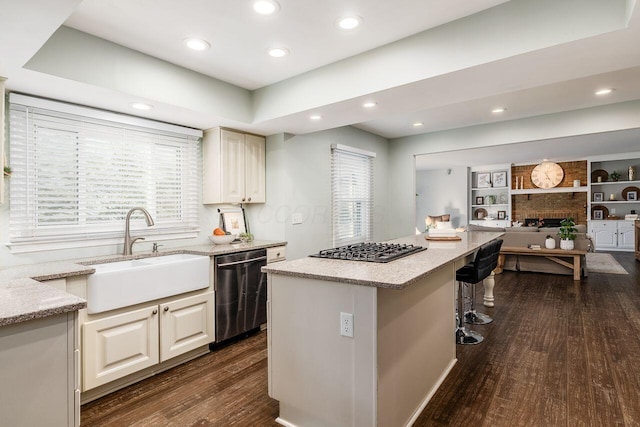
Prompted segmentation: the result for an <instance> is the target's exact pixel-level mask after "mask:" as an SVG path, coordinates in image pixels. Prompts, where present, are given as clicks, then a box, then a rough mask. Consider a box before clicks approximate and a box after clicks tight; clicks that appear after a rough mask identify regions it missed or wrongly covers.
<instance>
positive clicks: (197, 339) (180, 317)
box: [160, 292, 215, 362]
mask: <svg viewBox="0 0 640 427" xmlns="http://www.w3.org/2000/svg"><path fill="white" fill-rule="evenodd" d="M213 310H214V305H213V292H207V293H206V294H201V295H196V296H192V297H188V298H183V299H179V300H176V301H171V302H169V303H166V304H160V331H161V332H160V361H161V362H164V361H165V360H168V359H171V358H172V357H175V356H178V355H180V354H183V353H186V352H188V351H191V350H194V349H196V348H198V347H201V346H203V345H206V344H209V343H211V342H213V341H214V331H215V328H214V325H213Z"/></svg>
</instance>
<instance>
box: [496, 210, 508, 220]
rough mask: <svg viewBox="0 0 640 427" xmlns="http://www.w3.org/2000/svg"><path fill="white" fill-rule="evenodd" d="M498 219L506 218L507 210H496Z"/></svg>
mask: <svg viewBox="0 0 640 427" xmlns="http://www.w3.org/2000/svg"><path fill="white" fill-rule="evenodd" d="M498 219H507V211H498Z"/></svg>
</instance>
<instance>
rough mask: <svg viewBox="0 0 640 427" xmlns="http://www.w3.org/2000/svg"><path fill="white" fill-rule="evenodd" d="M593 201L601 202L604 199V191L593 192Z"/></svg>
mask: <svg viewBox="0 0 640 427" xmlns="http://www.w3.org/2000/svg"><path fill="white" fill-rule="evenodd" d="M593 201H594V202H603V201H604V193H599V192H596V193H593Z"/></svg>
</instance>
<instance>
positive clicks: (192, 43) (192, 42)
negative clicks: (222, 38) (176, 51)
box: [184, 38, 211, 50]
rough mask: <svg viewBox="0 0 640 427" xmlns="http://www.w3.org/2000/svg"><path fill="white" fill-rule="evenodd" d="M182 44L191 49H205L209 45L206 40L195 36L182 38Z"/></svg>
mask: <svg viewBox="0 0 640 427" xmlns="http://www.w3.org/2000/svg"><path fill="white" fill-rule="evenodd" d="M184 44H186V45H187V47H188V48H189V49H193V50H207V49H209V48H210V47H211V45H210V44H209V42H208V41H206V40H202V39H196V38H189V39H184Z"/></svg>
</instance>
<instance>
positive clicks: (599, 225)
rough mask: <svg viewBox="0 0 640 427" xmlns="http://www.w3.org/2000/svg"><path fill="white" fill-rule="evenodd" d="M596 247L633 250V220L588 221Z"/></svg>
mask: <svg viewBox="0 0 640 427" xmlns="http://www.w3.org/2000/svg"><path fill="white" fill-rule="evenodd" d="M589 233H590V234H591V236H593V242H594V244H595V247H596V249H600V250H601V249H605V250H628V251H633V250H634V242H635V237H634V225H633V221H606V220H605V221H589Z"/></svg>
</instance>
